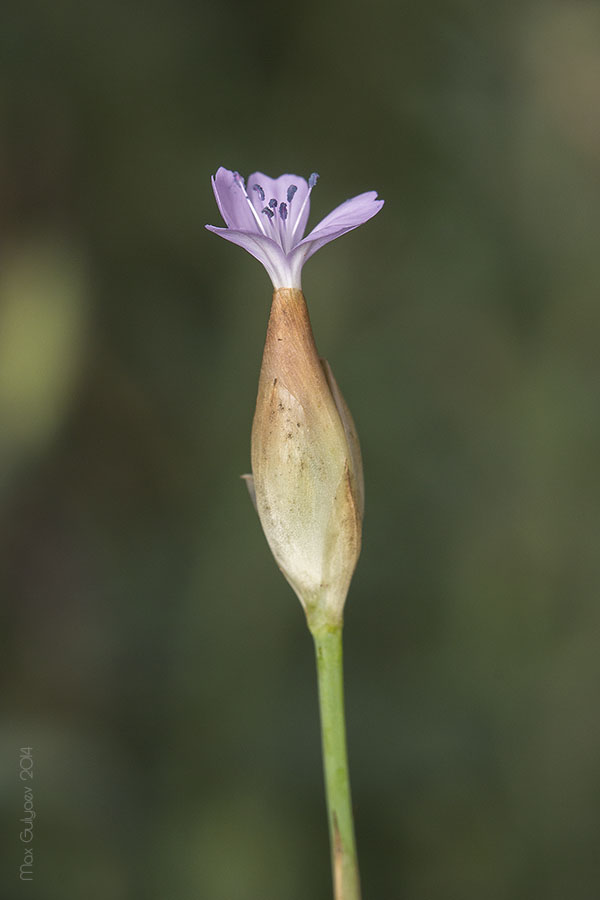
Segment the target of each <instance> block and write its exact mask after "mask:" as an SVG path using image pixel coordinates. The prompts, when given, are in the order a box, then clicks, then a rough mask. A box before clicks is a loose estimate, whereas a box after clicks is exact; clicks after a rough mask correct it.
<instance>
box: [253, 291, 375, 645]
mask: <svg viewBox="0 0 600 900" xmlns="http://www.w3.org/2000/svg"><path fill="white" fill-rule="evenodd" d="M252 472H253V478H254V490H255V494H256V505H257V509H258V514H259V516H260V520H261V523H262V526H263V529H264V532H265V535H266V537H267V540H268V542H269V545H270V547H271V550H272V552H273V555H274V556H275V559H276V561H277V564H278V565H279V567H280V568H281V570H282V571H283V573H284V575H285V577H286V578H287V580H288V581H289V583H290V584H291V585H292V587H293V588H294V590H295V591H296V593H297V595H298V597H299V598H300V601H301V602H302V605H303V606H304V609H305V611H306V614H307V618H308V621H309V625H310V626H311V628H313V629H314V628H315V627H319V626H321V625H335V624H338V623H339V622H341V619H342V614H343V607H344V602H345V598H346V594H347V592H348V587H349V585H350V580H351V578H352V573H353V572H354V568H355V566H356V562H357V559H358V555H359V552H360V539H361V527H362V517H363V507H364V488H363V476H362V463H361V458H360V448H359V443H358V438H357V436H356V429H355V427H354V423H353V421H352V417H351V415H350V412H349V410H348V407H347V406H346V403H345V402H344V399H343V397H342V395H341V393H340V390H339V388H338V386H337V383H336V382H335V379H334V377H333V373H332V372H331V368H330V366H329V364H328V363H327V362H326V361H325V360H321V359H320V358H319V355H318V353H317V348H316V346H315V341H314V337H313V332H312V328H311V324H310V319H309V316H308V309H307V307H306V301H305V299H304V295H303V293H302V291H299V290H294V289H287V288H282V289H279V290H277V291H275V293H274V295H273V305H272V308H271V315H270V319H269V325H268V329H267V338H266V343H265V349H264V354H263V361H262V368H261V373H260V379H259V385H258V397H257V402H256V412H255V415H254V423H253V427H252Z"/></svg>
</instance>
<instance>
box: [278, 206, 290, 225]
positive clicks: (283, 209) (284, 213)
mask: <svg viewBox="0 0 600 900" xmlns="http://www.w3.org/2000/svg"><path fill="white" fill-rule="evenodd" d="M279 215H280V216H281V218H282V219H283V221H284V222H285V220H286V219H287V217H288V210H287V203H280V204H279Z"/></svg>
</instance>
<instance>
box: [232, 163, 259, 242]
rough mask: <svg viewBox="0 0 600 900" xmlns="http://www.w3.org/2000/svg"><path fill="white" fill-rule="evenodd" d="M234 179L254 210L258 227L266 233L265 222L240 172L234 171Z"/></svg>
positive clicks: (253, 213)
mask: <svg viewBox="0 0 600 900" xmlns="http://www.w3.org/2000/svg"><path fill="white" fill-rule="evenodd" d="M233 180H234V183H235V184H237V186H238V187H239V189H240V190H241V192H242V194H243V195H244V197H245V198H246V201H247V203H248V206H249V207H250V211H251V212H252V215H253V216H254V219H255V220H256V224H257V225H258V227H259V228H260V230H261V231H262V233H263V234H264V235H266V233H267V232H266V231H265V229H264V228H263V223H262V222H261V220H260V216H259V215H258V213H257V212H256V209H255V208H254V203H253V202H252V200H251V199H250V197H249V196H248V192H247V191H246V185H245V183H244V179H243V178H242V176H241V175H240V173H239V172H233ZM261 190H262V188H261ZM263 200H264V193H263Z"/></svg>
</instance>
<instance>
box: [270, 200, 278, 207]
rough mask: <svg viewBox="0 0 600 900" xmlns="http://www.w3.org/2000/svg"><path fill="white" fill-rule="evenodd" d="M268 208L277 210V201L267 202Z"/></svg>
mask: <svg viewBox="0 0 600 900" xmlns="http://www.w3.org/2000/svg"><path fill="white" fill-rule="evenodd" d="M269 206H270V207H271V209H277V200H275V199H273V200H269Z"/></svg>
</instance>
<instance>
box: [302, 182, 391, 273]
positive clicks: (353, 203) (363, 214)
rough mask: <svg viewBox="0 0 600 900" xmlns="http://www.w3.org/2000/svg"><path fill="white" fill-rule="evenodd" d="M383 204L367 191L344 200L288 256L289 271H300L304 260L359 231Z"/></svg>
mask: <svg viewBox="0 0 600 900" xmlns="http://www.w3.org/2000/svg"><path fill="white" fill-rule="evenodd" d="M383 203H384V201H383V200H378V199H377V191H367V192H366V193H364V194H359V195H358V196H357V197H352V199H351V200H345V201H344V203H341V204H340V205H339V206H338V207H336V208H335V209H334V210H333V211H332V212H330V213H329V215H328V216H325V218H324V219H322V220H321V221H320V222H319V224H318V225H315V227H314V228H313V230H312V231H311V232H309V234H307V235H306V237H305V238H304V239H303V240H301V241H300V242H299V243H298V244H296V246H295V247H294V249H293V250H292V252H291V253H290V254H288V255H289V264H290V269H291V270H292V271H295V270H297V271H300V270H301V269H302V266H303V265H304V263H305V262H306V260H307V259H310V257H311V256H313V254H315V253H316V252H317V250H320V249H321V247H324V246H325V244H328V243H329V242H330V241H334V240H335V239H336V238H338V237H341V236H342V235H343V234H346V232H347V231H352V230H353V229H354V228H358V226H359V225H362V224H363V223H364V222H368V221H369V219H372V218H373V216H374V215H376V214H377V213H378V212H379V210H380V209H381V207H382V206H383Z"/></svg>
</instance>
